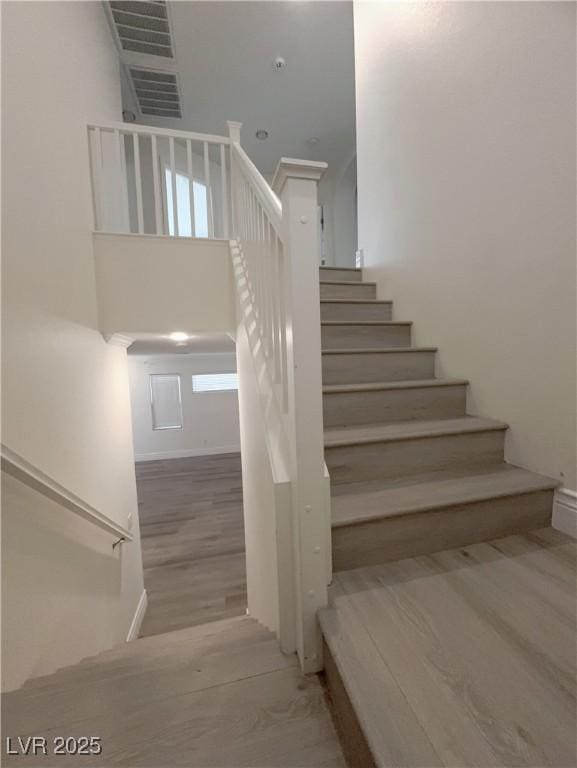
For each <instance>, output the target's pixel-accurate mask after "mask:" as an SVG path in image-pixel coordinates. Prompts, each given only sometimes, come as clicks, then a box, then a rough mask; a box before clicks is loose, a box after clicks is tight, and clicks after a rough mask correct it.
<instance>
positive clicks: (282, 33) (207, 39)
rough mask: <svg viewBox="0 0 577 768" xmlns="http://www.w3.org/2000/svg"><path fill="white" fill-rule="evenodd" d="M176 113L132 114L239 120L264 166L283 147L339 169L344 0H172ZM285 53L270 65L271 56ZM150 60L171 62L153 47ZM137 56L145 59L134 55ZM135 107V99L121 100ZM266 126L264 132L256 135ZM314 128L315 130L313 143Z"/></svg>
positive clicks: (349, 84) (348, 74)
mask: <svg viewBox="0 0 577 768" xmlns="http://www.w3.org/2000/svg"><path fill="white" fill-rule="evenodd" d="M170 14H171V18H172V29H173V34H174V47H175V53H176V62H175V63H176V70H177V72H178V74H179V78H180V84H181V91H182V94H181V95H182V110H183V112H182V115H183V116H182V118H181V119H178V120H175V119H171V118H159V117H142V118H138V119H139V122H142V123H146V124H148V125H157V126H162V127H171V128H177V129H181V130H190V131H200V132H203V133H218V134H224V133H226V121H227V120H238V121H240V122H242V123H243V129H242V134H241V141H242V144H243V147H244V148H245V150H246V151H247V153H248V154H249V156H250V157H251V159H252V160H253V161H254V162H255V163H256V165H257V166H258V167H259V169H260V171H261V172H262V173H264V174H271V173H273V172H274V169H275V167H276V164H277V162H278V160H279V158H280V157H281V156H285V157H299V158H304V159H311V160H325V161H326V162H328V163H329V168H330V169H332V170H336V169H337V168H340V167H341V166H342V165H343V163H344V162H345V161H347V160H350V156H351V154H352V152H353V150H354V145H355V96H354V56H353V12H352V3H350V2H340V1H337V2H331V1H326V2H318V1H316V2H315V1H313V2H306V1H303V0H289V1H284V2H283V1H280V2H271V1H269V2H245V1H244V0H240V1H237V2H215V1H210V2H190V1H188V0H185V1H184V2H171V3H170ZM278 56H282V57H283V58H284V59H286V63H287V66H286V68H285V69H282V70H280V71H277V70H276V69H275V67H274V65H273V62H274V60H275V58H276V57H278ZM146 58H147V59H148V65H149V66H154V67H158V68H162V67H163V66H164V67H167V66H170V65H167V64H166V62H162V60H160V59H159V58H158V57H150V56H148V57H146ZM141 60H142V59H141ZM125 108H129V109H134V104H128V103H126V104H125ZM258 129H265V130H267V131H268V132H269V138H268V139H267V140H266V141H259V140H258V139H256V138H255V132H256V131H257V130H258ZM312 137H316V138H318V139H319V141H318V143H317V144H316V145H314V146H311V144H309V143H308V140H309V139H310V138H312Z"/></svg>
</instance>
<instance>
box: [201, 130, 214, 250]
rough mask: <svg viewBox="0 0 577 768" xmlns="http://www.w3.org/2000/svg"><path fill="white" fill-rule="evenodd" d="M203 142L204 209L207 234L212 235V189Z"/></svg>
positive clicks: (206, 149)
mask: <svg viewBox="0 0 577 768" xmlns="http://www.w3.org/2000/svg"><path fill="white" fill-rule="evenodd" d="M203 144H204V183H205V185H206V211H207V218H208V236H209V237H214V219H213V215H212V189H211V187H210V159H209V156H208V142H207V141H205V142H203Z"/></svg>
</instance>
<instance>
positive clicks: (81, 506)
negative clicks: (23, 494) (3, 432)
mask: <svg viewBox="0 0 577 768" xmlns="http://www.w3.org/2000/svg"><path fill="white" fill-rule="evenodd" d="M1 456H2V471H3V472H6V473H7V474H9V475H11V476H12V477H15V478H16V479H17V480H20V482H22V483H24V484H25V485H27V486H29V487H30V488H33V489H34V490H35V491H38V492H39V493H41V494H42V495H43V496H46V497H47V498H49V499H51V500H52V501H55V502H56V503H57V504H60V505H61V506H63V507H65V508H66V509H68V510H70V511H71V512H74V514H76V515H78V516H79V517H82V518H83V519H84V520H87V521H88V522H89V523H92V524H93V525H95V526H96V527H97V528H100V529H101V530H103V531H106V532H107V533H110V534H112V535H113V536H114V537H115V538H116V539H117V541H116V542H115V543H114V544H113V549H114V548H115V546H116V545H117V544H118V543H119V541H121V540H122V541H132V539H133V536H132V534H131V533H130V531H129V530H128V529H127V528H125V527H124V526H122V525H119V524H118V523H116V522H114V520H111V519H110V518H109V517H107V516H106V515H104V514H103V513H102V512H99V511H98V510H97V509H95V508H94V507H92V506H91V505H90V504H88V503H87V502H85V501H84V500H83V499H81V498H80V497H79V496H77V495H76V494H75V493H72V491H69V490H67V489H66V488H65V487H64V486H63V485H60V483H58V482H57V481H56V480H54V479H53V478H51V477H50V476H49V475H47V474H46V473H45V472H43V471H42V470H41V469H38V467H35V466H34V465H33V464H31V463H30V462H29V461H27V460H26V459H25V458H23V457H22V456H20V455H19V454H17V453H16V452H15V451H13V450H11V449H10V448H8V447H7V446H6V445H4V444H2V446H1Z"/></svg>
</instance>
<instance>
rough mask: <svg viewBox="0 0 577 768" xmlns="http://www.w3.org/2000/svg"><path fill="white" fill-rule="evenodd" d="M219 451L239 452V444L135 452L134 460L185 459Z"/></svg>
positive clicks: (209, 454) (216, 453)
mask: <svg viewBox="0 0 577 768" xmlns="http://www.w3.org/2000/svg"><path fill="white" fill-rule="evenodd" d="M219 453H240V445H224V446H221V447H218V448H194V449H192V450H190V449H187V448H183V449H181V450H177V451H156V452H154V453H135V454H134V461H158V460H159V459H187V458H189V457H193V456H216V455H218V454H219Z"/></svg>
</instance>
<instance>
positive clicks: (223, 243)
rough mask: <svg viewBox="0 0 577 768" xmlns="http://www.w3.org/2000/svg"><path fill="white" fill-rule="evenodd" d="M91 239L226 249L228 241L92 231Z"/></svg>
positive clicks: (216, 238) (223, 239)
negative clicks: (194, 245) (161, 242)
mask: <svg viewBox="0 0 577 768" xmlns="http://www.w3.org/2000/svg"><path fill="white" fill-rule="evenodd" d="M92 237H93V238H95V239H98V240H103V239H107V238H116V237H131V238H132V239H133V240H134V239H135V238H137V237H139V238H144V239H145V240H153V239H157V240H159V239H160V240H162V241H163V242H165V243H168V242H172V243H179V244H182V243H183V242H186V241H190V242H193V243H202V245H203V246H212V247H214V248H222V247H225V248H228V247H229V243H230V240H227V239H226V238H224V237H187V236H185V235H178V237H177V236H176V235H154V234H148V233H146V232H143V233H142V234H139V233H138V232H98V231H94V232H93V233H92Z"/></svg>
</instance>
